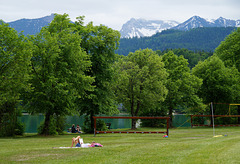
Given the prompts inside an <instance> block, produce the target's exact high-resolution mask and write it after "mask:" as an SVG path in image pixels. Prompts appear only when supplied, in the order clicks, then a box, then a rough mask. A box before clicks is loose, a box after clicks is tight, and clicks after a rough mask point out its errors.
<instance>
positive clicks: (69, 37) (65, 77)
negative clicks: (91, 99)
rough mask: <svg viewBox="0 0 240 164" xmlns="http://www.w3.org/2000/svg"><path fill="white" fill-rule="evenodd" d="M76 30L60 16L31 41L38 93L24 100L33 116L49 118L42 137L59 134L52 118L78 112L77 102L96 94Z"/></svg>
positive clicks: (87, 58)
mask: <svg viewBox="0 0 240 164" xmlns="http://www.w3.org/2000/svg"><path fill="white" fill-rule="evenodd" d="M75 30H76V29H75V28H74V27H73V24H72V23H71V22H70V19H69V18H68V15H67V14H64V15H56V16H55V18H54V20H53V21H52V22H51V23H50V24H49V26H48V27H44V28H43V29H42V30H41V32H40V33H39V34H37V35H36V36H34V37H31V38H30V39H31V41H32V42H33V44H34V54H33V57H32V59H31V62H32V77H33V78H32V80H31V84H32V86H33V87H34V89H33V91H32V92H28V93H26V94H25V98H24V99H25V100H26V101H25V107H27V109H28V110H29V111H30V112H33V113H43V114H44V115H45V122H44V125H43V127H42V128H40V131H41V134H45V135H48V134H55V131H56V125H51V124H53V123H55V122H52V121H51V119H52V117H53V116H54V115H57V116H64V115H67V114H68V115H69V114H71V113H73V112H74V111H76V109H77V106H76V102H77V101H78V100H79V99H80V98H81V97H82V96H84V95H85V94H86V91H90V90H92V86H91V84H92V82H93V78H92V77H90V76H87V75H86V74H85V72H87V71H88V70H89V68H90V66H91V62H90V60H89V56H88V55H87V53H86V52H84V51H83V50H82V48H81V47H80V46H79V45H80V43H81V36H80V35H79V34H78V33H76V32H75ZM50 126H52V127H54V126H55V129H50Z"/></svg>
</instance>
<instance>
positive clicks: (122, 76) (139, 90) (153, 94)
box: [115, 49, 168, 129]
mask: <svg viewBox="0 0 240 164" xmlns="http://www.w3.org/2000/svg"><path fill="white" fill-rule="evenodd" d="M115 67H116V75H117V77H118V80H117V82H116V86H115V91H116V96H117V99H118V102H119V103H122V104H123V105H124V106H125V107H126V108H127V109H128V110H129V113H130V114H131V115H132V116H138V115H139V114H140V113H141V112H142V111H148V112H149V111H151V110H152V109H156V107H157V106H158V105H159V102H162V101H164V99H165V97H166V95H167V89H166V87H165V84H166V78H167V75H168V74H167V73H166V70H165V69H164V64H163V62H162V60H161V57H159V56H158V55H157V54H156V53H155V52H153V51H152V50H149V49H145V50H138V51H136V52H134V53H130V54H129V55H128V56H127V57H122V58H121V59H119V61H118V62H116V65H115ZM134 128H136V120H132V129H134Z"/></svg>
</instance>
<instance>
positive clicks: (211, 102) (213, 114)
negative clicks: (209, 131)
mask: <svg viewBox="0 0 240 164" xmlns="http://www.w3.org/2000/svg"><path fill="white" fill-rule="evenodd" d="M211 109H212V123H213V136H215V129H214V113H213V103H212V102H211Z"/></svg>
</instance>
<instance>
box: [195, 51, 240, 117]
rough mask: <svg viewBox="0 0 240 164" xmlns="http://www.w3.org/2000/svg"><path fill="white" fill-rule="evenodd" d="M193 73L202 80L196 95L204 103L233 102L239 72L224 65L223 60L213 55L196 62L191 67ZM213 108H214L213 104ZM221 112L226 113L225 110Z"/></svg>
mask: <svg viewBox="0 0 240 164" xmlns="http://www.w3.org/2000/svg"><path fill="white" fill-rule="evenodd" d="M193 74H194V75H196V76H197V77H199V78H201V79H202V80H203V84H202V86H201V89H200V90H199V91H198V95H199V96H200V97H201V98H202V99H203V102H204V103H205V104H207V103H210V102H214V103H232V102H233V100H234V96H235V94H234V93H235V91H234V90H235V89H236V87H238V82H239V73H238V71H237V69H236V68H234V67H230V68H227V67H225V65H224V63H223V61H222V60H220V59H219V58H218V57H217V56H216V55H214V56H212V57H210V58H208V59H207V60H205V61H204V62H200V63H198V64H197V65H196V67H195V68H193ZM209 109H210V108H208V109H207V111H208V112H209V113H208V114H211V110H209ZM214 110H216V107H215V106H214ZM225 110H226V108H225ZM219 112H220V111H219ZM223 113H226V111H225V112H223ZM215 114H217V113H215Z"/></svg>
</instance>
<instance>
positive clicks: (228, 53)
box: [215, 28, 240, 71]
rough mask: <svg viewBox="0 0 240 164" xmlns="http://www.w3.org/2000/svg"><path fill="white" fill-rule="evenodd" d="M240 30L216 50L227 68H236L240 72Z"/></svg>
mask: <svg viewBox="0 0 240 164" xmlns="http://www.w3.org/2000/svg"><path fill="white" fill-rule="evenodd" d="M239 45H240V28H238V29H237V30H235V31H234V32H232V33H231V34H230V35H228V36H227V37H226V38H225V40H224V41H223V42H221V44H220V45H219V46H218V47H217V48H216V50H215V53H216V55H217V56H218V57H219V58H220V59H221V60H222V61H224V63H225V66H227V67H233V66H235V67H236V68H237V69H238V71H240V46H239Z"/></svg>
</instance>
